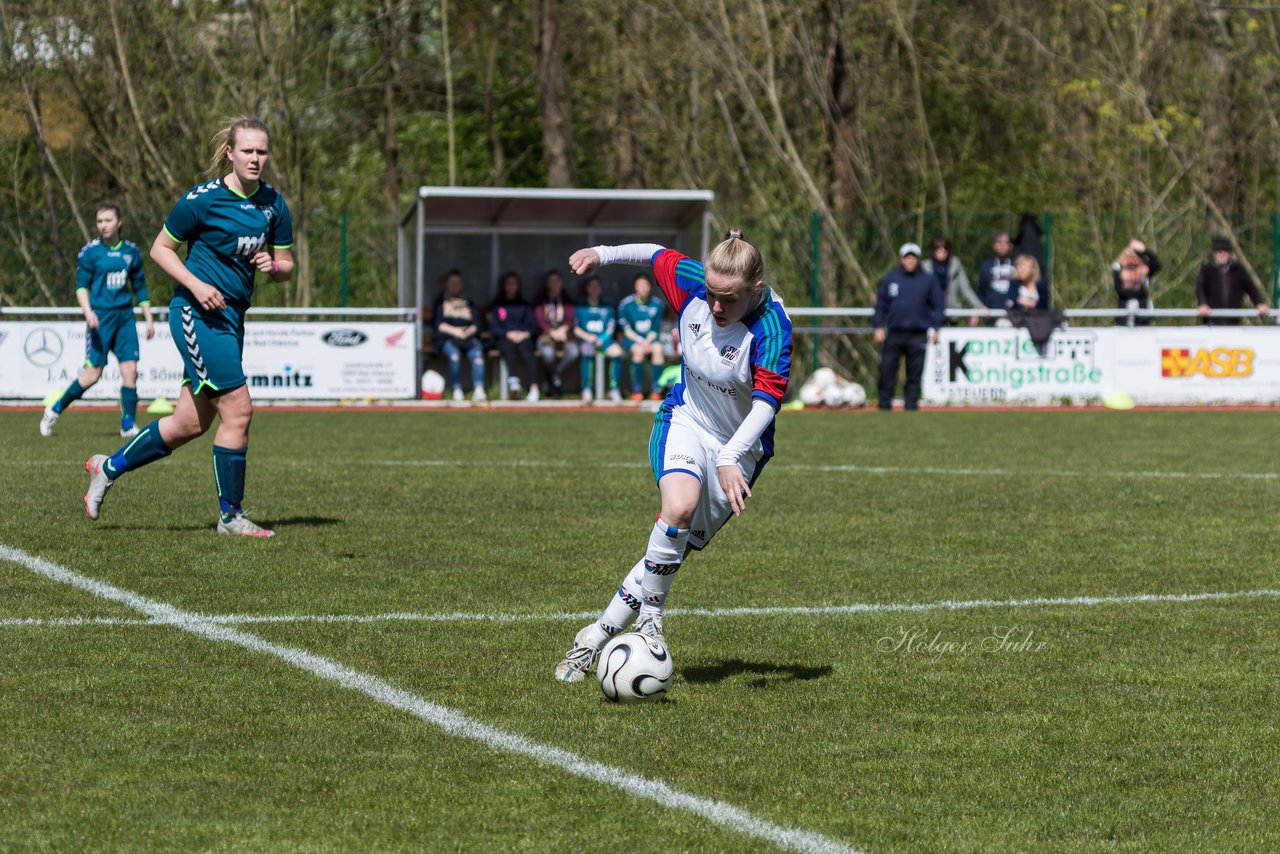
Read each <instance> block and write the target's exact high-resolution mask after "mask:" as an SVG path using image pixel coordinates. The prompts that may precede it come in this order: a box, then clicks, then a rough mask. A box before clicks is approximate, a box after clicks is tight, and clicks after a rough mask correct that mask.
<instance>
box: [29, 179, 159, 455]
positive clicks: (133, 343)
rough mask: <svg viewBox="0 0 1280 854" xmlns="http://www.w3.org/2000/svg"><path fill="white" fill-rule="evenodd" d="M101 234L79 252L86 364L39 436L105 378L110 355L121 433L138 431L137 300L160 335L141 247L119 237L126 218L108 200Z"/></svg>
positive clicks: (47, 414) (49, 410)
mask: <svg viewBox="0 0 1280 854" xmlns="http://www.w3.org/2000/svg"><path fill="white" fill-rule="evenodd" d="M95 220H96V223H95V224H96V225H97V227H98V236H97V237H95V238H94V239H93V240H90V241H89V242H88V243H86V244H85V245H84V247H83V248H82V249H81V250H80V255H79V257H78V260H77V262H76V301H77V302H79V303H80V310H81V311H82V312H84V321H85V335H84V367H82V368H81V369H80V374H79V376H77V377H76V378H75V379H74V380H72V382H71V385H69V386H67V389H66V391H64V392H63V393H62V397H60V398H58V399H57V400H55V401H54V402H53V403H51V404H50V405H48V406H46V407H45V410H44V414H43V415H42V416H41V417H40V435H41V436H52V435H53V425H54V424H56V423H57V422H58V416H60V415H61V414H62V413H63V412H64V411H66V408H67V407H68V406H70V405H71V404H72V403H73V402H74V401H76V400H79V399H80V396H81V395H83V394H84V393H85V392H86V391H88V390H89V389H90V388H92V387H93V386H94V385H95V384H96V383H97V382H98V380H100V379H101V378H102V369H103V368H105V367H106V366H107V356H108V354H111V353H114V354H115V357H116V362H118V363H119V365H120V435H121V436H136V435H137V434H138V427H137V418H138V327H137V325H136V324H135V322H134V319H133V303H134V300H137V302H138V305H139V306H140V307H141V308H142V315H143V318H144V319H145V320H146V324H147V326H146V335H147V340H148V341H150V340H151V339H152V338H153V337H155V334H156V327H155V323H154V322H152V319H151V300H150V298H149V297H148V296H147V277H146V274H145V273H144V272H143V270H142V251H141V250H139V249H138V247H137V246H136V245H135V244H133V243H131V242H130V241H128V240H123V239H121V237H120V229H121V227H122V226H123V225H124V218H123V217H122V216H121V215H120V206H119V205H116V204H113V203H111V202H106V203H104V204H101V205H99V206H98V210H97V213H96V215H95Z"/></svg>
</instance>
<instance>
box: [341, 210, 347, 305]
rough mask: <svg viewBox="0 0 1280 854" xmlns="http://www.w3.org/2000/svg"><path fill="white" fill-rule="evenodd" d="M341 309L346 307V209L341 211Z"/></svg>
mask: <svg viewBox="0 0 1280 854" xmlns="http://www.w3.org/2000/svg"><path fill="white" fill-rule="evenodd" d="M341 252H342V307H343V308H346V306H347V209H346V208H343V209H342V250H341Z"/></svg>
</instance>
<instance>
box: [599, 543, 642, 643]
mask: <svg viewBox="0 0 1280 854" xmlns="http://www.w3.org/2000/svg"><path fill="white" fill-rule="evenodd" d="M642 578H644V558H641V559H640V560H639V561H637V562H636V565H635V566H633V567H631V570H630V571H629V572H628V573H627V574H626V575H624V576H623V577H622V583H621V584H620V585H618V592H617V594H615V595H614V597H613V598H612V599H610V600H609V606H608V607H607V608H605V609H604V613H603V614H601V615H600V619H599V620H597V621H596V625H595V628H596V631H595V632H593V633H592V640H596V639H598V640H599V643H598V644H597V646H599V645H600V644H603V643H604V642H605V641H606V640H608V639H609V638H611V637H613V636H614V635H616V634H618V633H619V632H621V631H622V630H623V629H625V628H627V627H628V626H630V625H631V624H632V623H633V622H635V619H636V612H637V611H639V610H640V597H641V596H642V595H643V592H642V587H641V579H642Z"/></svg>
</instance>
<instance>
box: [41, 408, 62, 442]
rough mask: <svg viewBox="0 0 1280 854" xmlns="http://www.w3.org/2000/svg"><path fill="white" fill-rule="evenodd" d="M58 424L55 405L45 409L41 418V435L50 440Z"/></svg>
mask: <svg viewBox="0 0 1280 854" xmlns="http://www.w3.org/2000/svg"><path fill="white" fill-rule="evenodd" d="M57 423H58V413H57V412H54V411H53V404H52V403H51V404H49V405H48V406H46V407H45V408H44V414H43V415H41V416H40V435H41V436H44V437H45V438H48V437H50V436H52V435H53V425H54V424H57Z"/></svg>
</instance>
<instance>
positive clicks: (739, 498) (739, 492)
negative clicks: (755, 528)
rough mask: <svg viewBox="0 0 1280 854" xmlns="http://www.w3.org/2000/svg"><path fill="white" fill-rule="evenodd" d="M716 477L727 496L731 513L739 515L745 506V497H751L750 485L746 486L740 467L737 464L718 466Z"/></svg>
mask: <svg viewBox="0 0 1280 854" xmlns="http://www.w3.org/2000/svg"><path fill="white" fill-rule="evenodd" d="M716 477H717V478H719V480H720V488H721V489H723V490H724V494H725V495H727V496H728V497H729V509H731V510H732V511H733V515H735V516H741V515H742V511H743V510H745V509H746V507H747V499H748V498H750V497H751V487H749V486H747V479H746V478H745V477H743V475H742V469H740V468H738V467H737V466H718V467H717V468H716Z"/></svg>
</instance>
